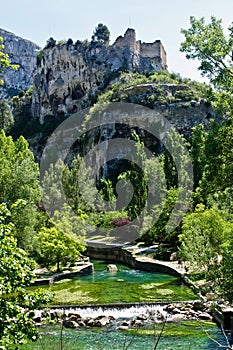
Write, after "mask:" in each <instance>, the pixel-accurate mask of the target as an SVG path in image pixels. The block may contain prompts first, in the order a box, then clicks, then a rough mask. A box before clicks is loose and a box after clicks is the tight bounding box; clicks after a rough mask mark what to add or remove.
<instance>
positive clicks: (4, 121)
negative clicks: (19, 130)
mask: <svg viewBox="0 0 233 350" xmlns="http://www.w3.org/2000/svg"><path fill="white" fill-rule="evenodd" d="M13 124H14V117H13V114H12V110H11V107H10V106H9V104H8V103H7V100H1V101H0V129H3V130H4V131H9V129H10V127H11V126H12V125H13Z"/></svg>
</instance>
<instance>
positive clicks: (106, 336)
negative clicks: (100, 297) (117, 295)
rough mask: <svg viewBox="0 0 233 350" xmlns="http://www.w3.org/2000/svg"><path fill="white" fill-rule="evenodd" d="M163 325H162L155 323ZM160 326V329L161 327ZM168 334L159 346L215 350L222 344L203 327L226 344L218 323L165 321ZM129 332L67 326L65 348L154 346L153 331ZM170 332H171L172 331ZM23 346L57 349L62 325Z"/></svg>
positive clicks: (146, 349)
mask: <svg viewBox="0 0 233 350" xmlns="http://www.w3.org/2000/svg"><path fill="white" fill-rule="evenodd" d="M156 327H157V328H159V329H160V327H161V326H156ZM159 329H158V331H159ZM165 330H166V331H165V332H166V333H165V335H164V336H162V338H161V340H160V342H159V345H158V347H157V349H158V350H178V349H182V350H200V349H205V350H216V349H219V347H218V346H217V345H216V344H215V343H214V342H213V341H212V340H210V339H208V337H207V335H206V334H205V332H204V330H206V331H207V332H208V334H209V335H210V336H211V337H213V338H214V339H215V340H218V341H219V342H220V343H221V344H222V345H224V344H226V342H225V340H224V337H223V335H222V334H221V332H220V330H219V329H217V327H216V326H215V325H213V324H210V323H204V322H203V323H202V324H200V323H198V322H193V321H192V322H188V321H187V322H182V323H178V324H172V325H166V327H165ZM139 332H140V331H138V330H135V334H130V333H129V332H122V331H121V332H119V331H113V330H109V329H105V330H94V329H78V330H65V331H64V333H63V349H66V350H125V349H128V350H152V349H154V345H155V340H156V339H155V337H154V336H153V335H140V334H139ZM169 334H170V335H169ZM19 349H24V350H42V349H45V350H58V349H60V347H59V328H58V326H56V327H55V328H54V327H53V328H51V329H49V328H47V329H45V330H44V331H43V334H42V340H41V341H40V342H36V343H31V344H28V345H24V346H22V347H19Z"/></svg>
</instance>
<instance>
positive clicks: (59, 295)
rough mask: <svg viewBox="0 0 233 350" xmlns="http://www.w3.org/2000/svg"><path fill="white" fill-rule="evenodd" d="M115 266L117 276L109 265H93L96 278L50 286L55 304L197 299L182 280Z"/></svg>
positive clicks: (74, 280) (95, 262) (104, 263)
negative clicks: (108, 269)
mask: <svg viewBox="0 0 233 350" xmlns="http://www.w3.org/2000/svg"><path fill="white" fill-rule="evenodd" d="M116 265H117V267H118V271H117V272H108V271H107V263H106V262H104V261H94V268H95V272H94V274H93V275H89V276H83V277H79V278H75V279H73V280H65V281H61V282H58V283H55V284H54V285H52V286H51V291H52V292H53V293H54V301H53V304H56V305H59V304H63V305H64V304H67V305H71V304H78V305H90V304H109V303H113V304H115V303H137V302H157V301H178V300H193V299H197V296H196V295H195V294H194V293H193V292H192V290H191V289H190V288H188V287H187V286H185V285H183V284H181V283H180V280H179V278H176V277H173V276H170V275H167V274H162V273H154V272H145V271H137V270H133V269H130V268H128V267H126V266H124V265H121V264H116Z"/></svg>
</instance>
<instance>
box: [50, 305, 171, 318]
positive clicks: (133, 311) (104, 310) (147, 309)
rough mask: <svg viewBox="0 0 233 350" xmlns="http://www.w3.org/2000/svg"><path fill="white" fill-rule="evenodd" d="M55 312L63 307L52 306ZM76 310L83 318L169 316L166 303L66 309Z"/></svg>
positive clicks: (68, 309)
mask: <svg viewBox="0 0 233 350" xmlns="http://www.w3.org/2000/svg"><path fill="white" fill-rule="evenodd" d="M52 309H53V312H56V311H57V312H61V310H62V308H52ZM72 312H74V313H75V314H79V315H80V316H81V317H82V318H88V317H91V318H95V317H98V316H107V317H109V316H112V317H114V318H115V319H116V320H117V319H133V318H136V317H138V316H140V315H145V316H146V317H147V318H148V319H150V318H151V317H156V316H157V315H159V316H163V317H164V318H166V317H167V312H166V311H165V310H164V305H162V304H157V305H149V304H145V305H140V304H139V305H133V306H128V305H119V307H118V306H106V305H105V306H92V307H88V306H87V307H72V306H71V307H70V308H66V309H64V313H65V314H66V315H68V314H71V313H72Z"/></svg>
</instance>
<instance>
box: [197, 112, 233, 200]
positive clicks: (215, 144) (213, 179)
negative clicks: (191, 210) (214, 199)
mask: <svg viewBox="0 0 233 350" xmlns="http://www.w3.org/2000/svg"><path fill="white" fill-rule="evenodd" d="M232 147H233V118H228V119H227V120H226V121H225V122H224V123H222V124H221V125H219V124H217V123H212V125H211V128H210V131H209V132H208V134H207V135H206V140H205V147H204V153H205V155H204V157H205V159H206V161H205V165H204V170H203V175H202V178H201V180H200V181H199V187H198V188H197V191H196V194H195V197H196V201H199V202H202V203H206V200H207V198H208V196H209V195H214V193H216V192H218V191H224V190H225V189H227V188H231V186H232V176H233V155H232Z"/></svg>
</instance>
